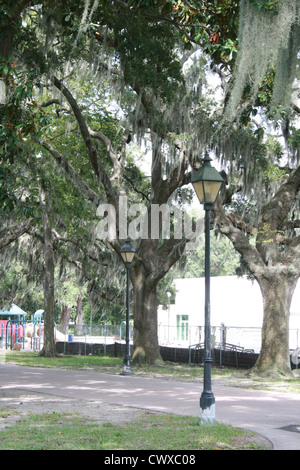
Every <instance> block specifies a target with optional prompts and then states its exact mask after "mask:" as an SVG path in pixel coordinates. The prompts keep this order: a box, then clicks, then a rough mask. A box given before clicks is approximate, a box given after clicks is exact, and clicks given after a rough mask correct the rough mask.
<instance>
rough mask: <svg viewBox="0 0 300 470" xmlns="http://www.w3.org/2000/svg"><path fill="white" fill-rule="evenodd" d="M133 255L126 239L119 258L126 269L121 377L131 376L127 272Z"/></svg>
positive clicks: (128, 240) (130, 245)
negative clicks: (124, 351) (123, 355)
mask: <svg viewBox="0 0 300 470" xmlns="http://www.w3.org/2000/svg"><path fill="white" fill-rule="evenodd" d="M134 255H135V249H134V248H133V246H132V244H131V240H130V238H127V240H126V242H125V245H123V246H122V248H121V256H122V259H123V261H124V263H125V267H126V335H125V336H126V337H125V340H126V353H125V357H124V362H123V372H122V375H130V374H131V360H130V341H129V270H130V267H131V263H132V260H133V257H134Z"/></svg>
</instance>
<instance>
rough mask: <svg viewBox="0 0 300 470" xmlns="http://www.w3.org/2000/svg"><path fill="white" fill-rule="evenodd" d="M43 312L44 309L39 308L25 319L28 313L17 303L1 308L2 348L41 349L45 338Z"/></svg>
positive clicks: (0, 335)
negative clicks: (29, 317)
mask: <svg viewBox="0 0 300 470" xmlns="http://www.w3.org/2000/svg"><path fill="white" fill-rule="evenodd" d="M43 313H44V310H37V311H36V312H35V314H34V315H31V319H30V320H25V317H26V315H27V313H26V312H24V310H22V309H21V308H20V307H18V306H17V305H15V304H11V306H10V309H9V310H6V309H2V310H0V349H2V348H5V349H15V350H20V349H33V350H40V349H41V345H42V342H43V339H44V324H43V321H42V315H43ZM2 318H5V319H2Z"/></svg>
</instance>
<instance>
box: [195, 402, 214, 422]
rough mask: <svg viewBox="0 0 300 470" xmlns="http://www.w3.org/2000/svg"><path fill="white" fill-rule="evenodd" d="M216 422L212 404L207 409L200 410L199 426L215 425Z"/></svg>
mask: <svg viewBox="0 0 300 470" xmlns="http://www.w3.org/2000/svg"><path fill="white" fill-rule="evenodd" d="M215 422H216V407H215V404H212V405H211V406H209V407H208V408H200V421H199V424H200V426H201V425H203V424H215Z"/></svg>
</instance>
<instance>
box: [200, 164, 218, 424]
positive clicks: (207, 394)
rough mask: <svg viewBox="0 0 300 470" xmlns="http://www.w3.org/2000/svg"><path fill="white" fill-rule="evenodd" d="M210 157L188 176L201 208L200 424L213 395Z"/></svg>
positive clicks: (211, 414) (213, 174)
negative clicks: (202, 299)
mask: <svg viewBox="0 0 300 470" xmlns="http://www.w3.org/2000/svg"><path fill="white" fill-rule="evenodd" d="M210 162H211V158H209V156H208V155H205V158H204V159H203V165H202V167H201V168H200V169H199V170H197V171H195V172H194V173H193V175H192V184H193V186H194V189H195V192H196V194H197V196H198V199H199V201H200V203H201V204H204V210H205V309H204V314H205V319H204V321H205V334H204V379H203V382H204V387H203V392H202V395H201V397H200V424H203V423H204V424H205V423H206V424H212V423H214V422H215V421H216V417H215V397H214V394H213V392H212V390H211V363H212V358H211V345H210V335H211V328H210V213H211V210H212V207H213V205H214V203H215V201H216V199H217V196H218V194H219V191H220V189H221V186H222V184H223V182H224V180H223V178H222V177H221V175H220V173H218V171H217V170H216V169H215V168H213V167H212V166H211V163H210Z"/></svg>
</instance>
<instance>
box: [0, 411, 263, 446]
mask: <svg viewBox="0 0 300 470" xmlns="http://www.w3.org/2000/svg"><path fill="white" fill-rule="evenodd" d="M2 413H5V412H4V410H2ZM0 416H1V410H0ZM252 436H253V434H252V433H249V432H246V431H243V430H241V429H235V428H232V427H230V426H225V425H223V424H220V423H217V424H216V425H210V426H199V421H198V419H197V418H194V417H181V416H173V415H159V416H156V415H152V414H151V413H146V412H145V415H144V416H143V417H142V418H140V419H139V420H138V421H134V422H132V423H130V424H128V425H126V426H125V425H122V426H117V425H113V424H110V423H104V424H103V425H102V426H99V425H98V424H97V423H93V421H91V419H90V418H85V417H84V416H79V415H76V414H75V413H74V414H71V415H68V414H64V413H55V412H54V413H46V414H42V415H32V416H30V417H28V418H27V419H23V420H21V421H20V422H19V423H17V424H15V425H13V426H12V427H9V428H7V429H6V430H5V431H0V450H127V451H128V450H129V451H130V450H148V449H149V450H153V449H154V450H183V449H184V450H260V449H262V448H261V447H260V446H259V445H257V444H256V443H253V438H252Z"/></svg>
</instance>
